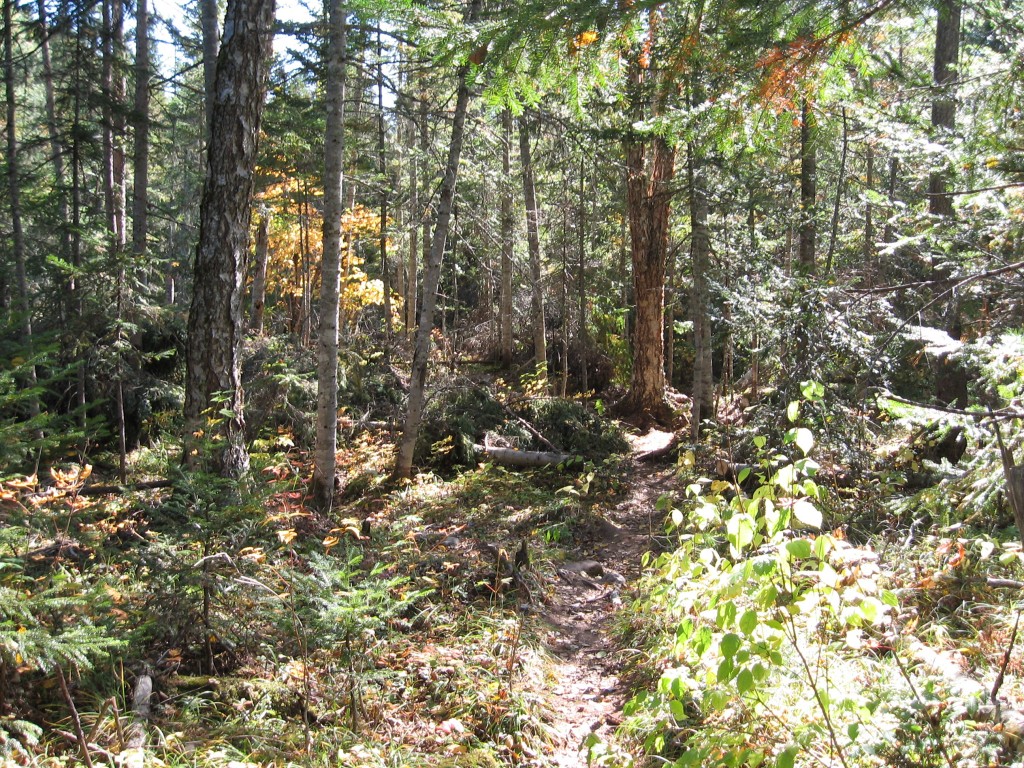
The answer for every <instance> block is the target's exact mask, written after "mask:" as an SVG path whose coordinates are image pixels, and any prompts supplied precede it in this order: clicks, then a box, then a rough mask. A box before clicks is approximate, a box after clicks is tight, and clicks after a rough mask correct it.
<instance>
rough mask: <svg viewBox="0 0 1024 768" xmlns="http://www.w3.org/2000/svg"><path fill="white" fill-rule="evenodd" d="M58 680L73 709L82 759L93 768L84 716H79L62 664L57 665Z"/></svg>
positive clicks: (65, 697)
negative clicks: (83, 723)
mask: <svg viewBox="0 0 1024 768" xmlns="http://www.w3.org/2000/svg"><path fill="white" fill-rule="evenodd" d="M57 680H58V682H60V690H61V693H62V694H64V701H65V702H66V703H67V705H68V709H69V710H70V711H71V722H72V723H73V724H74V726H75V737H76V740H77V741H78V746H79V747H80V748H81V750H82V760H83V761H84V762H85V765H86V768H92V755H90V754H89V742H88V741H86V739H85V731H83V730H82V718H80V717H79V716H78V709H77V708H76V707H75V700H74V699H72V698H71V691H69V690H68V681H67V680H66V679H65V678H64V670H63V668H62V667H61V665H60V664H58V665H57Z"/></svg>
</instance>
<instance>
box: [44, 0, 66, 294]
mask: <svg viewBox="0 0 1024 768" xmlns="http://www.w3.org/2000/svg"><path fill="white" fill-rule="evenodd" d="M38 7H39V34H40V38H41V42H40V46H39V47H40V49H41V52H42V58H43V92H44V96H45V100H46V133H47V136H48V138H49V141H50V162H51V164H52V165H53V180H54V188H55V190H56V195H57V216H58V217H59V219H60V223H59V225H58V226H59V227H60V236H61V253H60V256H61V258H63V259H69V260H70V259H71V227H70V224H71V215H70V212H69V210H68V196H67V189H66V188H65V184H66V180H65V175H66V174H65V170H64V146H63V145H62V143H61V140H60V137H59V135H58V133H57V107H56V97H55V95H54V86H53V64H52V62H51V60H50V31H49V27H48V25H47V18H46V0H38ZM70 282H71V283H73V282H74V278H71V281H70ZM68 287H69V288H71V285H70V284H69V286H68ZM69 293H71V291H70V290H69Z"/></svg>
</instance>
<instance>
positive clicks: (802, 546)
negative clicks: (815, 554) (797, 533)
mask: <svg viewBox="0 0 1024 768" xmlns="http://www.w3.org/2000/svg"><path fill="white" fill-rule="evenodd" d="M786 551H787V552H788V553H789V556H790V557H792V558H793V559H801V558H804V557H810V556H811V542H809V541H808V540H807V539H793V540H792V541H787V542H786Z"/></svg>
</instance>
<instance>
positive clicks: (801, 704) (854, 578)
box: [589, 382, 954, 768]
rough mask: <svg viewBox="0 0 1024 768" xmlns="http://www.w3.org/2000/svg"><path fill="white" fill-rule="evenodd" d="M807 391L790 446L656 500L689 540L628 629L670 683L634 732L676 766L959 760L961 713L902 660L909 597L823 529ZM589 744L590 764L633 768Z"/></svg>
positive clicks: (656, 573)
mask: <svg viewBox="0 0 1024 768" xmlns="http://www.w3.org/2000/svg"><path fill="white" fill-rule="evenodd" d="M801 390H802V394H803V397H802V399H801V400H800V401H794V402H793V403H791V404H790V406H789V408H788V409H787V415H788V418H789V421H790V423H791V426H790V428H789V429H788V430H786V432H785V434H784V437H783V440H782V444H781V446H780V450H779V451H777V452H776V451H770V450H768V445H767V441H766V440H765V439H764V438H763V437H759V438H756V439H755V444H756V445H757V447H758V449H759V450H760V455H759V460H758V463H757V466H755V467H753V468H751V469H747V470H744V471H742V472H741V473H740V475H739V477H737V482H736V483H735V484H733V483H727V482H725V481H720V480H719V481H710V480H707V479H698V480H695V481H694V482H693V483H691V484H690V485H689V486H688V487H687V489H686V496H685V498H684V499H683V500H681V501H679V502H676V501H675V500H673V499H671V498H670V497H667V496H666V497H663V498H662V499H661V501H660V502H659V505H660V507H661V508H662V509H663V510H664V511H665V512H666V514H667V515H668V518H669V527H670V529H671V531H674V532H675V534H676V535H677V536H678V546H677V547H676V549H675V550H674V551H672V552H669V553H665V554H662V555H660V556H659V557H657V558H656V559H655V560H654V561H653V562H652V563H650V565H652V567H653V569H652V571H651V574H650V575H649V577H648V578H647V580H646V582H645V583H644V584H643V585H642V586H641V590H642V593H643V596H642V597H641V599H640V600H638V601H637V603H636V604H635V605H634V606H633V608H632V610H631V612H630V613H629V614H628V615H629V616H630V619H631V626H630V627H629V628H628V630H627V631H628V632H630V633H631V634H632V639H633V642H634V643H635V644H639V645H640V646H641V647H644V648H647V649H648V653H649V654H651V656H653V658H648V659H647V660H645V661H644V662H642V664H643V665H644V666H647V667H650V666H654V667H656V668H657V669H658V670H659V671H660V675H659V677H658V679H657V681H656V683H653V684H652V685H650V686H647V687H645V688H644V689H643V690H641V691H640V692H639V693H638V694H637V695H636V696H635V697H634V698H633V699H632V700H631V701H630V702H629V703H628V704H627V707H626V715H627V719H626V721H625V723H624V725H623V730H624V731H626V733H627V735H628V736H629V737H631V738H632V739H633V740H634V742H636V743H637V744H638V745H639V747H640V748H641V749H642V751H643V752H644V753H645V754H652V755H657V756H658V757H659V758H660V759H661V760H663V761H665V764H667V765H673V766H708V765H715V766H719V765H720V766H759V765H774V766H779V768H789V767H790V766H793V765H797V764H801V765H802V764H807V765H810V764H817V765H822V764H824V765H829V764H831V765H840V766H843V767H844V768H846V767H847V766H852V765H860V764H879V760H880V759H881V761H882V762H883V763H885V764H892V765H895V764H902V763H893V762H891V761H890V760H889V759H888V758H887V757H886V755H887V754H889V753H888V752H886V750H887V749H892V748H893V747H894V746H895V748H896V753H897V754H903V755H912V759H913V761H914V762H913V764H915V765H948V764H949V755H950V754H951V753H952V752H953V747H952V746H950V745H949V744H950V743H951V742H953V741H954V737H953V736H952V735H951V734H950V733H949V729H948V725H949V721H950V720H951V719H952V714H951V712H947V711H945V710H943V709H936V708H935V695H937V694H936V693H935V691H936V690H937V689H936V687H935V686H931V685H925V684H923V683H920V682H918V684H917V685H915V684H914V682H913V677H912V675H911V674H910V673H909V672H908V670H907V666H908V665H907V664H906V663H905V662H904V661H903V660H902V659H901V657H900V655H899V654H900V650H899V648H898V645H899V638H898V637H897V633H896V632H895V630H894V626H895V621H894V620H895V618H896V609H897V608H898V605H899V601H898V600H897V597H896V595H895V594H894V592H893V591H890V590H888V589H886V588H884V585H883V583H882V580H881V572H880V569H879V566H878V558H877V555H876V554H875V553H874V552H873V551H872V550H871V549H869V548H867V547H863V548H858V547H854V546H852V545H851V544H850V543H849V542H847V541H846V540H845V539H844V538H843V535H842V533H841V532H840V531H838V530H836V531H834V532H831V533H829V532H826V526H825V510H826V509H827V504H826V501H827V500H826V499H825V494H824V492H823V489H822V488H821V487H820V486H819V485H818V483H817V482H816V480H815V476H816V474H817V471H818V464H817V462H816V461H815V460H814V459H813V458H812V454H813V451H814V446H815V441H814V435H813V433H812V432H811V431H810V430H809V429H807V428H806V427H804V426H802V423H803V419H804V417H805V416H807V415H810V412H812V411H813V410H814V409H815V408H817V407H819V404H820V403H821V400H822V399H823V397H824V395H825V389H824V387H823V386H822V385H820V384H818V383H816V382H804V383H803V384H802V385H801ZM751 472H752V473H754V474H755V475H757V480H758V484H757V487H756V490H754V491H753V492H752V493H750V494H747V493H745V492H744V491H743V490H742V488H741V484H742V485H746V486H748V487H749V485H750V484H749V483H747V482H745V481H747V480H748V477H747V473H751ZM894 738H895V739H896V741H895V742H894ZM589 746H590V757H591V763H592V764H595V765H622V764H623V762H622V758H621V756H615V755H612V754H610V753H609V751H608V749H607V747H606V745H604V744H602V743H601V742H600V741H599V740H598V739H597V738H592V739H591V742H590V745H589Z"/></svg>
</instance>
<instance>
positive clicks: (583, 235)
mask: <svg viewBox="0 0 1024 768" xmlns="http://www.w3.org/2000/svg"><path fill="white" fill-rule="evenodd" d="M585 170H586V157H585V155H581V157H580V189H579V214H578V216H579V218H578V220H577V222H576V227H577V234H578V238H577V244H578V248H579V266H578V267H577V274H576V289H577V293H578V295H579V307H578V309H579V319H578V320H577V323H578V324H579V328H577V330H576V345H577V347H578V349H579V356H580V391H581V392H584V393H585V392H588V391H589V390H590V382H589V381H588V379H587V362H588V358H589V352H590V350H589V342H588V341H587V227H588V225H589V224H590V222H589V221H588V218H587V203H586V181H585V180H586V174H585Z"/></svg>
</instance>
